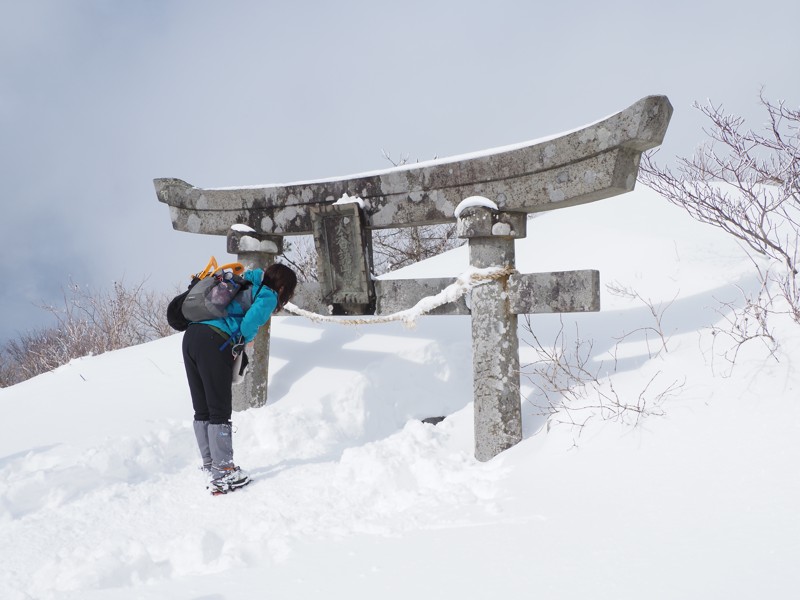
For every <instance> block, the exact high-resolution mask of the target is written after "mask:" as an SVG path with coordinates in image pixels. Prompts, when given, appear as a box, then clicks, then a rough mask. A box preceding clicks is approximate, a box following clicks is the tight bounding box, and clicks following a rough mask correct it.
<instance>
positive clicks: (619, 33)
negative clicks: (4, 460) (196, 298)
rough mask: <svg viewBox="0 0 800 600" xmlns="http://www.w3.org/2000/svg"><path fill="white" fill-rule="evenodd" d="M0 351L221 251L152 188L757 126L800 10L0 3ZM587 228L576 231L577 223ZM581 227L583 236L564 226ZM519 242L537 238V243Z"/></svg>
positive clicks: (683, 147) (786, 1)
mask: <svg viewBox="0 0 800 600" xmlns="http://www.w3.org/2000/svg"><path fill="white" fill-rule="evenodd" d="M0 7H1V11H2V12H1V13H0V183H2V186H1V187H0V190H2V192H0V193H2V208H3V215H2V219H0V228H2V229H1V231H0V239H1V240H2V247H3V249H4V252H3V260H2V262H1V263H0V264H1V265H2V266H0V275H1V276H2V281H3V282H4V284H3V285H2V296H1V298H0V300H1V301H2V306H3V311H2V319H1V320H0V341H2V340H5V339H7V338H8V337H9V336H14V335H15V334H16V333H17V332H20V331H24V330H28V329H31V328H34V327H39V326H41V325H43V324H44V323H46V322H47V320H48V319H47V314H46V313H44V312H43V311H42V310H41V309H39V308H36V306H35V305H36V304H40V303H42V302H48V301H50V302H58V300H59V298H60V294H61V289H62V287H63V286H65V285H66V284H67V283H68V282H69V281H70V278H71V279H72V280H74V281H75V282H77V283H81V284H86V285H91V286H94V287H105V288H109V287H110V286H111V285H112V283H113V282H114V281H115V280H119V279H121V278H124V280H125V281H126V282H128V283H136V282H139V281H141V280H142V279H143V278H145V277H149V278H150V279H149V282H150V285H152V286H153V287H155V288H163V289H172V288H173V287H174V286H175V285H176V284H178V283H181V284H182V283H183V281H182V279H183V278H184V277H185V276H186V275H188V274H189V273H191V272H192V271H195V270H197V269H199V268H201V267H202V266H203V265H204V264H205V261H206V260H207V259H208V256H209V255H210V254H212V253H214V254H216V255H217V257H218V258H228V256H227V255H226V254H225V240H224V238H214V237H207V236H196V235H191V234H188V233H180V232H175V231H173V230H172V228H171V224H170V219H169V212H168V209H167V207H166V206H165V205H163V204H161V203H159V202H158V201H157V199H156V196H155V193H154V190H153V185H152V180H153V179H154V178H156V177H179V178H181V179H184V180H186V181H188V182H189V183H192V184H194V185H197V186H200V187H223V186H236V185H254V184H265V183H278V182H281V183H286V182H291V181H296V180H307V179H314V178H321V177H330V176H336V175H347V174H350V173H358V172H362V171H368V170H373V169H381V168H386V167H389V166H391V165H390V164H389V163H388V162H387V161H386V159H385V158H384V157H383V156H382V150H386V151H387V152H388V153H390V154H391V155H392V156H393V157H395V158H399V157H400V156H401V155H408V156H409V157H410V158H411V160H416V159H419V160H426V159H430V158H433V157H436V156H438V157H446V156H449V155H454V154H461V153H465V152H471V151H478V150H483V149H486V148H492V147H496V146H502V145H506V144H512V143H516V142H520V141H525V140H528V139H535V138H538V137H542V136H545V135H549V134H552V133H558V132H560V131H565V130H569V129H573V128H575V127H578V126H581V125H583V124H586V123H590V122H592V121H595V120H597V119H599V118H601V117H604V116H606V115H608V114H610V113H613V112H617V111H618V110H621V109H623V108H626V107H627V106H629V105H630V104H632V103H634V102H635V101H636V100H638V99H639V98H641V97H643V96H647V95H650V94H666V95H667V96H668V97H669V98H670V101H671V102H672V104H673V106H674V108H675V113H674V115H673V119H672V123H671V125H670V129H669V131H668V133H667V139H666V141H665V143H664V146H663V149H662V155H663V156H664V157H665V158H666V157H667V156H674V155H676V154H690V153H691V152H692V150H693V149H694V148H695V147H696V145H697V144H698V143H699V142H701V141H702V139H703V133H702V130H701V128H702V126H703V125H704V121H703V119H702V116H701V115H700V114H699V113H698V112H697V111H695V110H694V109H692V108H691V104H692V102H693V101H694V100H700V101H705V100H706V99H711V100H712V101H714V102H715V103H723V104H724V105H725V107H726V109H728V110H729V111H731V112H735V113H737V114H741V115H743V116H745V117H746V118H747V119H748V124H751V125H752V126H754V127H755V126H760V124H761V123H762V122H763V121H764V113H763V111H760V110H759V109H758V92H759V89H760V88H761V86H765V93H766V95H767V96H768V97H770V98H772V99H784V100H786V101H787V102H788V103H789V104H790V105H792V106H795V107H796V106H797V105H798V103H800V64H799V63H800V60H799V59H800V36H798V35H797V24H798V23H800V2H797V0H761V1H759V2H753V1H752V0H747V1H737V0H728V1H724V2H723V1H719V2H717V1H713V2H697V1H696V0H695V1H692V2H688V1H683V0H677V1H672V2H664V1H661V2H648V1H646V0H635V1H619V0H609V1H606V2H590V1H588V0H585V1H583V2H573V1H568V0H562V1H558V2H535V1H522V0H517V1H509V0H493V1H492V2H488V1H486V0H481V1H473V0H457V1H447V2H437V1H436V0H425V1H398V0H393V1H391V2H381V1H378V0H366V1H363V2H355V1H353V2H349V1H340V2H324V1H321V0H320V1H317V2H302V1H296V2H272V1H267V0H263V1H255V0H247V1H235V0H231V1H227V2H220V1H219V0H215V1H210V0H209V1H206V0H182V1H177V0H175V1H170V0H136V1H126V0H116V1H114V0H0ZM576 214H578V213H576ZM576 218H577V217H576ZM529 234H530V232H529Z"/></svg>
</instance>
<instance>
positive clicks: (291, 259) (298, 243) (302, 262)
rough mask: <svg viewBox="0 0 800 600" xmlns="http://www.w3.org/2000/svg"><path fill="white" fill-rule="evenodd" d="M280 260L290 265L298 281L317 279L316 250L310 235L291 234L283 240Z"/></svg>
mask: <svg viewBox="0 0 800 600" xmlns="http://www.w3.org/2000/svg"><path fill="white" fill-rule="evenodd" d="M281 261H282V262H285V263H286V264H288V265H289V266H290V267H292V268H293V269H294V271H295V273H297V280H298V281H319V276H318V275H317V250H316V248H315V247H314V238H312V237H311V236H310V235H299V236H293V237H291V238H289V239H286V240H285V241H284V253H283V256H282V257H281Z"/></svg>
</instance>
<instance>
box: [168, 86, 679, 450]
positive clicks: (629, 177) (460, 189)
mask: <svg viewBox="0 0 800 600" xmlns="http://www.w3.org/2000/svg"><path fill="white" fill-rule="evenodd" d="M671 115H672V106H671V105H670V103H669V101H668V99H667V98H666V97H665V96H648V97H646V98H643V99H642V100H640V101H638V102H636V103H635V104H633V105H632V106H630V107H629V108H627V109H625V110H623V111H621V112H619V113H616V114H614V115H612V116H610V117H608V118H606V119H603V120H601V121H598V122H596V123H594V124H592V125H588V126H586V127H583V128H581V129H578V130H575V131H572V132H569V133H566V134H563V135H560V136H557V137H553V138H549V139H543V140H537V141H534V142H528V143H525V144H518V145H516V146H510V147H506V148H501V149H497V150H493V151H488V152H485V153H479V154H476V155H466V156H463V157H454V158H449V159H441V160H436V161H430V162H427V163H418V164H415V165H404V166H401V167H395V168H392V169H386V170H383V171H378V172H374V173H368V174H363V175H355V176H349V177H342V178H334V179H326V180H318V181H310V182H304V183H295V184H286V185H269V186H262V187H252V188H219V189H202V188H197V187H194V186H192V185H190V184H188V183H186V182H184V181H181V180H180V179H156V180H155V182H154V183H155V188H156V194H157V196H158V199H159V200H160V201H161V202H164V203H166V204H167V205H169V207H170V216H171V218H172V224H173V227H174V228H175V229H177V230H180V231H188V232H192V233H203V234H212V235H226V236H227V237H228V252H230V253H232V254H237V255H238V258H239V260H240V261H241V262H243V263H245V265H246V266H247V267H248V268H250V267H262V268H263V267H264V266H265V265H268V264H271V262H272V261H273V260H274V258H275V256H277V255H279V254H281V252H282V250H283V237H284V236H287V235H303V234H311V235H313V236H314V242H315V246H316V249H317V253H318V260H319V262H318V265H319V268H318V272H319V276H320V282H319V284H306V285H303V286H302V287H299V289H298V293H297V294H296V296H295V303H296V304H298V305H299V306H300V307H302V308H305V309H306V310H310V311H315V312H323V311H324V312H325V313H328V312H332V313H333V314H338V315H353V314H361V315H369V314H377V315H382V314H387V313H392V312H396V311H399V310H403V309H406V308H408V307H410V306H412V305H414V304H415V303H416V302H417V301H418V300H420V299H421V298H424V297H426V296H430V295H433V294H436V293H437V292H439V291H441V290H442V289H444V288H445V287H446V286H447V285H449V284H450V283H452V281H453V280H452V279H422V280H416V281H414V280H405V281H404V280H374V279H373V278H372V275H371V264H372V256H371V252H372V250H371V248H372V246H371V230H373V229H381V228H399V227H409V226H417V225H433V224H440V223H449V222H454V221H455V222H456V223H457V233H458V235H459V237H462V238H466V239H467V240H468V242H469V257H470V265H471V266H472V267H476V268H481V269H483V268H487V267H507V268H509V269H508V270H509V271H510V274H506V275H504V276H502V277H500V278H497V279H493V280H490V281H488V282H487V283H485V284H482V285H480V286H478V287H475V288H473V289H472V290H471V292H470V302H469V305H468V304H467V303H466V302H465V301H464V299H461V300H460V301H458V302H454V303H452V304H449V305H446V306H442V307H440V308H438V309H436V311H434V312H432V313H431V314H471V316H472V319H471V320H472V350H473V386H474V387H473V393H474V401H475V456H476V457H477V458H478V459H479V460H488V459H490V458H492V457H493V456H495V455H496V454H498V453H499V452H502V451H503V450H505V449H507V448H509V447H511V446H513V445H514V444H516V443H517V442H519V441H520V440H521V439H522V420H521V415H520V396H519V377H520V374H519V343H518V338H517V315H519V314H527V313H545V312H576V311H597V310H599V309H600V284H599V273H598V272H597V271H593V270H585V271H570V272H560V273H537V274H519V273H516V272H513V268H514V264H515V260H514V240H515V239H517V238H523V237H525V235H526V225H527V215H528V213H535V212H543V211H548V210H555V209H558V208H563V207H568V206H575V205H578V204H584V203H587V202H593V201H595V200H601V199H603V198H608V197H611V196H615V195H618V194H622V193H625V192H629V191H631V190H632V189H633V187H634V185H635V183H636V176H637V173H638V169H639V159H640V156H641V153H642V152H644V151H645V150H648V149H650V148H653V147H655V146H658V145H659V144H661V141H662V140H663V138H664V134H665V132H666V129H667V126H668V124H669V120H670V117H671ZM348 197H351V198H359V199H360V200H359V202H358V203H353V202H349V203H341V202H340V200H341V199H342V198H348ZM473 197H480V198H481V199H482V201H480V202H468V203H466V208H464V206H465V204H464V203H462V201H464V200H465V199H467V198H473ZM459 205H461V209H462V210H461V211H460V213H459V214H458V216H457V215H456V210H457V208H458V207H459ZM240 224H243V225H247V226H249V227H250V228H252V230H253V231H243V229H246V228H241V227H237V228H234V229H232V226H233V225H240ZM567 233H568V232H565V235H566V234H567ZM268 358H269V330H268V328H267V329H266V331H264V333H263V334H259V336H258V337H257V339H256V347H255V356H254V357H253V360H252V363H253V365H252V366H253V367H255V366H257V368H255V369H252V371H251V374H249V375H248V378H247V379H246V381H245V384H242V386H238V389H237V390H236V394H235V396H234V407H235V409H237V410H243V409H245V408H249V407H253V406H261V405H263V404H264V403H265V402H266V396H267V391H266V389H267V373H268Z"/></svg>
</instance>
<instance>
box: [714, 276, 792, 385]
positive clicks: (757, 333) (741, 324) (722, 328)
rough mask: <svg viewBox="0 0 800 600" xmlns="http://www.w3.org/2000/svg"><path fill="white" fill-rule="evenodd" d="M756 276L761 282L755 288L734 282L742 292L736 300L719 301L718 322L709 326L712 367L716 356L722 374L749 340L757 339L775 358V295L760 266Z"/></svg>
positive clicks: (728, 371) (734, 361)
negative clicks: (773, 321) (773, 311)
mask: <svg viewBox="0 0 800 600" xmlns="http://www.w3.org/2000/svg"><path fill="white" fill-rule="evenodd" d="M757 268H758V270H759V280H760V282H761V286H760V287H759V288H758V290H756V291H755V292H751V291H747V290H744V289H743V288H741V287H740V286H736V288H737V289H738V290H739V293H740V295H741V300H739V301H736V302H734V301H729V300H724V301H720V306H719V308H717V309H716V310H717V313H718V314H719V316H720V322H719V323H718V324H716V325H714V326H712V327H711V336H712V344H711V368H712V370H713V371H715V372H716V371H717V369H716V365H715V361H716V357H717V356H719V357H721V358H722V359H723V361H724V362H725V363H727V364H726V367H725V370H724V371H723V372H722V374H723V375H726V376H729V375H730V374H731V373H732V371H733V368H734V366H735V365H736V359H737V358H738V356H739V352H740V351H741V349H742V347H743V346H744V345H745V344H747V343H748V342H751V341H759V342H761V343H762V344H763V345H764V348H765V349H766V351H767V353H768V355H769V356H770V357H772V358H773V359H774V360H776V361H777V360H778V356H777V353H776V351H777V349H778V341H777V339H776V338H775V334H774V331H773V327H772V325H771V323H770V319H769V316H770V313H771V311H772V308H771V307H775V306H776V299H775V297H774V294H773V292H772V290H771V288H770V286H769V284H768V282H769V281H770V280H771V277H770V275H769V274H768V273H762V272H761V269H760V267H758V266H757Z"/></svg>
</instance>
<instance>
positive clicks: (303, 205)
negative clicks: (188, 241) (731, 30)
mask: <svg viewBox="0 0 800 600" xmlns="http://www.w3.org/2000/svg"><path fill="white" fill-rule="evenodd" d="M671 115H672V106H671V105H670V103H669V100H668V99H667V98H666V97H665V96H648V97H646V98H643V99H641V100H639V101H638V102H636V103H635V104H633V105H632V106H630V107H629V108H626V109H625V110H623V111H621V112H619V113H616V114H614V115H612V116H610V117H608V118H606V119H603V120H601V121H598V122H597V123H594V124H592V125H588V126H586V127H584V128H582V129H578V130H575V131H572V132H570V133H566V134H563V135H560V136H558V137H554V138H551V139H547V138H545V139H543V140H536V141H533V142H528V143H523V144H518V145H516V146H509V147H506V148H499V149H496V150H493V151H488V152H485V153H477V154H475V155H463V156H456V157H450V158H445V159H441V160H435V161H429V162H423V163H417V164H414V165H404V166H401V167H395V168H391V169H387V170H384V171H375V172H372V173H366V174H361V175H353V176H347V177H341V178H334V179H325V180H318V181H309V182H303V183H292V184H282V185H267V186H261V187H245V188H230V189H224V188H220V189H202V188H197V187H193V186H192V185H190V184H188V183H186V182H185V181H182V180H180V179H173V178H166V179H156V180H155V181H154V183H155V188H156V194H157V196H158V199H159V200H160V201H161V202H164V203H165V204H168V205H169V207H170V216H171V219H172V225H173V227H174V228H175V229H177V230H179V231H188V232H191V233H204V234H212V235H226V234H227V233H228V230H229V228H230V226H231V225H234V224H236V223H245V224H247V225H249V226H250V227H252V228H253V229H255V230H256V231H257V232H260V233H266V234H272V235H300V234H310V233H311V232H312V224H311V215H310V212H311V211H310V210H309V208H310V207H311V206H314V205H320V204H332V203H334V202H335V201H336V200H338V199H339V198H341V197H342V196H343V195H344V194H348V195H349V196H358V197H360V198H361V199H362V200H363V201H364V212H365V214H366V217H367V219H366V221H367V225H366V226H367V227H368V228H371V229H380V228H388V227H407V226H414V225H430V224H436V223H447V222H453V221H455V220H456V219H455V216H454V211H455V208H456V206H458V204H459V203H460V202H461V201H462V200H463V199H464V198H466V197H468V196H475V195H478V196H483V197H486V198H489V199H490V200H492V201H494V202H495V203H496V204H497V206H498V208H499V210H500V211H503V212H522V213H531V212H540V211H547V210H553V209H557V208H563V207H567V206H574V205H577V204H583V203H586V202H593V201H595V200H601V199H603V198H608V197H611V196H615V195H618V194H621V193H624V192H628V191H631V190H632V189H633V186H634V184H635V182H636V174H637V172H638V166H639V158H640V155H641V153H642V152H644V151H645V150H648V149H650V148H653V147H655V146H658V145H659V144H660V143H661V141H662V140H663V138H664V134H665V132H666V129H667V125H668V124H669V120H670V117H671Z"/></svg>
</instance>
